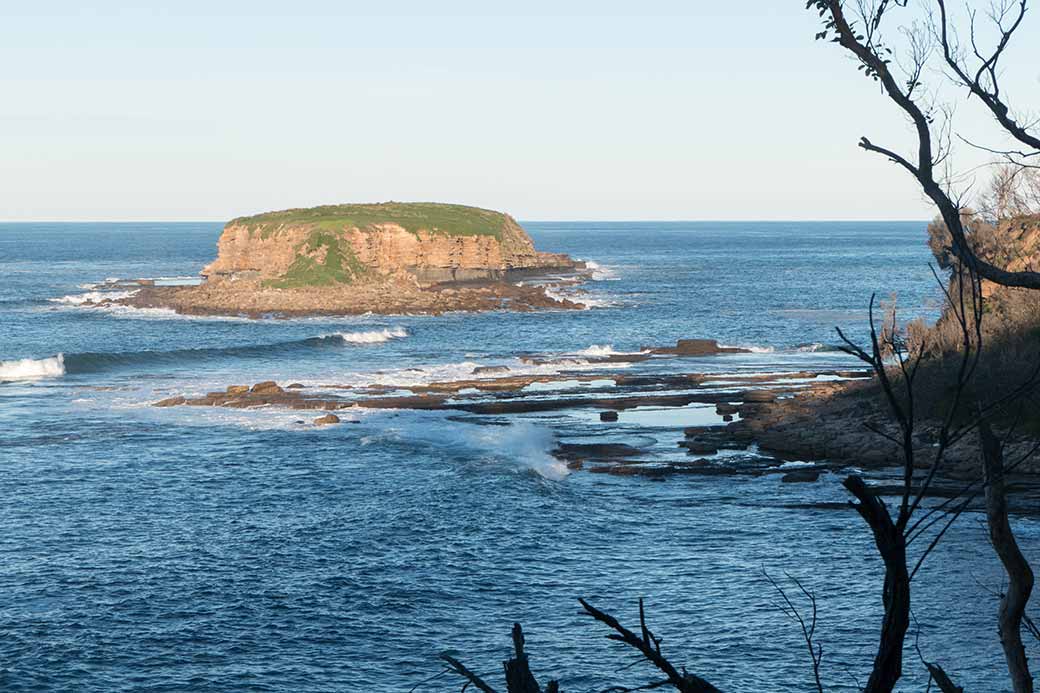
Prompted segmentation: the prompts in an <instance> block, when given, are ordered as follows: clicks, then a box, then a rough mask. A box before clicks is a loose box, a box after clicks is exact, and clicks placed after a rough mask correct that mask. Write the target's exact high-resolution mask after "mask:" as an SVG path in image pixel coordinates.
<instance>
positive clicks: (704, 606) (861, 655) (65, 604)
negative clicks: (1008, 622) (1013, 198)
mask: <svg viewBox="0 0 1040 693" xmlns="http://www.w3.org/2000/svg"><path fill="white" fill-rule="evenodd" d="M527 227H528V229H529V230H530V231H531V233H532V236H534V238H535V241H536V243H537V244H538V246H539V247H540V248H542V249H544V250H549V251H556V252H567V253H570V254H572V255H574V256H576V257H580V258H585V259H588V260H592V261H594V262H596V263H598V265H599V268H598V270H597V272H596V275H595V280H594V281H592V282H590V283H589V284H587V285H586V287H585V289H586V290H587V291H588V293H585V294H582V295H581V299H582V300H584V301H585V302H586V303H587V304H588V305H589V306H590V309H589V310H586V311H580V312H570V311H560V312H545V313H532V314H506V313H494V314H482V315H468V314H456V315H447V316H441V317H416V316H362V317H357V318H345V319H330V318H321V319H295V320H269V321H263V322H257V321H250V320H245V319H202V318H182V317H177V316H173V315H170V314H168V313H166V312H164V311H154V310H153V311H133V310H128V309H119V310H99V309H92V308H87V307H84V306H83V305H81V304H82V303H83V300H84V298H85V295H86V294H88V293H89V292H91V291H95V290H96V288H95V287H93V286H92V285H94V284H97V283H99V282H103V281H104V280H105V279H106V278H124V279H125V278H140V277H149V278H158V277H165V278H172V279H174V280H178V281H179V279H176V278H184V277H191V276H194V275H196V274H197V273H198V271H199V269H200V268H201V267H202V266H203V265H204V264H206V263H207V262H208V261H210V260H211V259H212V256H213V253H214V252H215V243H216V239H217V236H218V235H219V233H220V226H219V225H217V224H117V225H113V224H20V225H10V224H9V225H0V273H2V276H3V279H4V280H3V282H0V321H2V322H0V324H2V325H3V329H2V330H0V361H2V363H0V380H2V381H6V382H4V383H3V384H0V493H2V494H3V496H2V497H3V508H4V510H3V512H2V513H0V528H2V532H0V689H3V690H12V691H73V690H74V691H158V690H164V691H246V690H254V691H285V692H289V691H407V690H409V689H410V688H412V686H414V685H416V684H418V683H420V682H421V681H423V680H424V679H427V678H429V677H431V676H433V675H435V674H437V673H438V672H439V671H440V670H441V668H440V666H439V665H438V663H437V654H438V653H439V652H441V651H443V650H446V649H454V650H456V651H457V653H458V654H459V656H460V657H461V658H462V659H463V660H464V661H466V662H468V663H470V664H471V665H472V666H473V667H474V668H475V669H477V670H478V671H481V672H484V673H488V674H489V675H491V676H493V677H495V679H496V681H498V680H499V679H498V672H499V670H500V662H501V661H502V660H503V659H504V658H505V656H506V653H507V645H508V642H509V629H510V627H511V625H512V623H513V622H514V621H521V622H522V623H523V624H524V627H525V630H526V632H527V635H528V649H529V651H530V653H531V655H532V662H533V664H534V667H535V669H536V670H537V671H538V672H539V673H540V675H541V676H542V677H544V678H547V677H548V676H549V675H552V676H556V677H559V678H560V680H561V684H562V689H563V690H564V691H596V690H602V689H603V688H605V687H607V686H608V685H612V684H627V685H635V684H640V683H645V682H647V681H649V680H651V676H652V674H651V672H649V671H647V670H646V669H643V668H640V667H635V668H626V665H627V664H629V663H630V662H631V661H632V659H633V658H632V657H631V655H629V654H628V653H626V652H623V651H621V650H620V649H619V648H618V646H616V645H614V644H612V643H609V642H608V641H607V640H605V639H604V638H603V637H602V636H603V635H604V632H603V630H602V629H601V628H600V627H598V626H597V625H596V624H594V623H592V622H591V621H590V620H589V619H588V618H586V617H582V616H580V615H579V614H578V605H577V602H576V598H577V597H579V596H584V597H587V598H589V599H590V600H592V601H593V603H596V604H599V605H602V606H604V607H606V608H609V609H611V610H615V611H616V613H617V614H618V615H619V616H620V617H622V618H623V619H624V620H626V621H632V620H633V619H635V617H636V601H637V599H638V598H639V597H645V598H646V603H647V607H648V611H649V615H650V619H651V623H652V625H653V626H654V627H655V628H656V630H657V632H658V633H659V634H661V635H663V636H664V637H665V643H664V647H665V650H666V652H667V653H670V654H671V655H672V657H673V660H674V661H676V662H681V663H685V664H687V665H688V667H689V668H690V670H691V671H695V672H698V673H700V674H701V675H703V676H705V677H707V678H709V679H711V680H712V681H713V682H715V683H716V685H718V686H719V687H720V688H722V689H723V690H726V691H748V692H752V691H771V690H784V691H788V690H791V691H793V690H808V689H809V687H810V685H811V678H810V676H811V674H810V668H809V664H808V659H807V655H805V654H804V652H803V650H802V649H801V647H802V646H801V643H800V641H799V633H798V631H797V629H796V626H795V625H794V624H792V623H791V622H790V621H788V620H786V619H785V617H784V616H783V615H782V614H781V613H780V612H779V611H777V610H776V608H775V607H774V604H775V601H776V599H775V594H774V592H773V590H772V588H771V587H770V586H769V583H768V582H767V581H766V579H765V577H764V575H763V570H767V571H769V573H770V574H771V575H774V576H777V577H781V576H782V575H783V573H784V571H787V572H789V573H790V574H791V575H793V576H795V577H797V578H799V579H801V580H803V581H804V583H805V584H806V586H807V587H809V588H811V589H813V590H815V591H816V592H817V594H818V596H819V605H820V619H821V622H820V639H821V641H822V643H823V644H824V652H825V655H824V667H823V670H824V675H825V677H826V679H827V680H828V682H830V683H831V684H832V685H833V686H834V687H835V689H837V690H842V689H846V690H854V689H855V685H856V684H855V682H856V680H857V679H859V680H860V681H863V680H865V677H866V674H867V671H868V669H869V663H870V659H871V654H872V652H873V649H874V639H875V633H876V631H877V625H878V622H879V619H880V613H881V595H880V566H879V562H878V560H877V559H876V558H875V554H874V551H873V549H872V545H871V542H870V537H869V535H868V533H867V531H866V528H865V527H864V526H863V524H862V522H861V521H860V520H859V519H858V518H857V516H856V515H855V513H854V512H852V511H851V510H849V509H848V507H847V506H846V505H845V504H844V501H845V500H846V496H845V494H844V493H843V491H842V489H841V487H840V484H839V482H840V478H839V477H837V476H834V475H825V476H824V477H823V478H822V479H821V480H820V481H819V482H818V483H815V484H782V483H781V482H780V481H779V476H778V475H769V476H763V477H758V478H752V477H729V476H697V477H692V476H691V477H676V478H671V479H668V480H666V481H654V480H648V479H643V478H637V477H613V476H607V475H602V474H590V473H587V472H574V473H570V474H566V473H565V472H563V471H562V470H561V469H560V467H559V465H558V464H557V463H556V462H555V460H554V459H553V458H552V457H550V456H549V454H548V451H549V450H550V449H552V447H553V446H554V444H555V441H556V440H579V439H580V440H588V439H593V440H600V439H603V440H606V439H608V438H609V439H610V440H616V441H622V442H630V443H633V444H636V445H637V446H639V447H641V448H643V449H645V450H646V451H647V454H648V455H657V454H660V455H662V456H667V455H669V454H672V455H674V454H675V452H674V450H675V441H676V439H677V436H678V437H681V432H680V430H681V427H682V426H683V425H684V420H683V419H681V418H670V417H674V415H675V413H674V412H670V413H669V412H665V413H664V414H662V415H659V414H658V413H655V412H652V411H651V412H647V411H634V412H627V413H626V414H625V415H623V416H622V419H621V420H620V421H619V422H618V423H617V424H610V425H608V424H601V423H600V422H599V421H598V420H597V417H596V416H594V415H592V414H594V413H593V412H588V411H570V412H562V413H559V412H557V413H551V414H540V415H523V416H517V417H512V418H510V419H507V420H504V421H498V422H497V423H505V424H508V425H496V426H487V425H480V423H478V422H477V421H476V420H475V419H471V420H458V417H453V418H448V416H449V415H447V414H445V413H442V412H427V413H416V412H403V411H396V412H395V411H378V410H370V411H365V412H363V413H361V414H357V415H352V418H355V419H357V420H358V421H359V422H358V423H356V424H352V425H341V426H338V427H331V428H327V429H319V428H316V427H314V426H312V425H310V424H309V423H301V421H302V420H301V418H300V414H299V413H297V412H282V411H272V410H264V411H241V410H235V411H230V410H219V409H210V408H195V407H180V408H173V409H156V408H152V407H150V406H149V405H150V403H152V402H154V401H156V400H157V399H161V398H163V397H168V396H170V395H171V394H181V393H188V394H196V393H203V392H207V391H210V390H213V389H216V388H223V387H224V386H226V385H229V384H234V383H250V382H255V381H258V380H266V379H274V380H278V381H279V382H282V383H285V382H292V381H299V382H302V383H304V384H307V385H308V386H316V385H320V384H324V383H345V384H355V385H359V384H367V383H384V384H396V385H402V386H404V385H408V384H416V383H424V382H431V381H435V380H445V379H452V378H459V377H467V376H469V375H470V374H471V373H472V370H473V368H475V367H477V366H494V365H505V366H509V367H510V368H512V369H514V371H515V372H523V369H524V368H528V370H529V371H530V369H531V368H533V367H531V366H529V365H526V366H525V364H523V363H522V362H521V361H520V360H519V357H520V356H522V355H530V354H538V355H541V356H545V355H549V356H552V357H561V358H562V357H564V356H565V355H568V356H567V357H568V358H569V359H570V360H571V361H572V362H573V361H575V360H576V361H578V362H579V364H580V362H581V360H582V359H583V358H587V357H588V356H590V355H593V354H596V353H606V352H607V350H608V349H613V350H618V351H626V350H636V349H639V348H640V347H641V346H644V345H662V344H668V343H672V342H674V341H675V340H676V339H678V338H683V337H710V338H717V339H719V340H720V342H722V343H725V344H731V345H742V346H748V347H752V346H753V347H755V352H756V353H753V354H748V355H732V356H720V357H713V358H705V359H692V360H686V361H684V362H683V363H682V364H681V365H680V364H678V362H676V361H674V360H673V361H669V362H654V363H646V364H635V365H632V364H617V365H616V367H617V368H618V369H619V370H622V369H623V370H640V369H643V370H655V369H656V370H658V371H668V370H669V369H672V370H674V369H676V368H680V367H681V368H682V369H684V372H689V371H714V372H747V371H759V370H766V371H768V370H792V369H802V368H812V367H836V366H848V365H851V362H850V361H849V360H848V359H847V357H844V356H842V355H840V354H837V353H835V352H833V351H829V350H827V349H826V345H828V344H832V343H833V342H834V341H835V340H834V337H833V327H834V326H835V325H840V326H842V327H844V328H847V329H849V330H851V331H852V332H853V333H857V334H862V333H863V328H864V324H865V319H866V310H865V307H866V305H867V302H868V300H869V298H870V295H871V293H872V292H876V293H877V294H878V295H879V297H881V298H885V299H888V298H889V296H890V294H892V293H898V295H899V305H900V306H901V307H902V308H903V309H904V311H905V312H906V314H908V315H910V316H924V317H928V316H930V315H933V314H934V310H935V300H936V294H937V292H936V291H935V289H934V286H933V280H932V279H931V275H930V273H929V271H928V268H927V262H928V259H929V258H928V251H927V248H926V246H925V234H924V224H921V223H877V224H873V223H872V224H853V223H841V224H833V223H813V224H806V223H726V224H713V223H695V224H680V223H675V224H658V223H644V224H632V223H613V224H602V223H567V224H555V223H537V224H534V223H533V224H528V225H527ZM59 354H60V357H59ZM542 368H543V369H544V370H543V372H552V370H553V367H552V366H545V367H542ZM579 368H580V365H579ZM562 385H563V386H569V387H575V383H568V384H562ZM601 385H602V384H597V383H593V384H591V385H587V386H585V385H580V384H578V387H599V386H601ZM691 415H696V412H692V414H691ZM306 420H307V421H309V417H308V418H307V419H306ZM1016 529H1017V530H1018V531H1019V532H1020V535H1021V536H1020V538H1021V541H1022V543H1023V545H1024V546H1025V547H1026V549H1027V551H1030V552H1032V551H1034V550H1035V549H1036V548H1037V547H1040V526H1038V525H1037V524H1036V523H1034V522H1033V521H1032V520H1029V519H1022V520H1019V521H1018V522H1017V524H1016ZM1000 584H1001V583H1000V571H999V565H998V564H997V563H996V562H995V560H994V558H993V555H992V552H991V550H990V549H989V547H988V545H987V543H986V540H985V534H984V531H983V529H982V527H981V525H980V518H979V517H978V516H971V515H968V516H965V517H963V518H962V519H961V521H960V522H959V524H957V525H955V527H954V529H953V530H952V531H951V533H950V536H949V538H948V539H947V540H946V541H945V542H944V543H943V544H942V545H941V547H940V549H939V551H938V552H937V554H936V555H935V556H933V558H932V559H930V562H929V563H928V564H927V566H926V568H925V569H924V571H923V572H922V574H921V575H920V576H919V577H918V578H917V579H916V580H915V590H916V591H915V615H916V617H917V619H918V621H919V627H918V626H915V627H914V628H913V630H914V631H915V632H917V631H919V633H920V635H919V641H918V642H919V645H920V647H921V650H922V652H923V653H924V655H925V656H926V657H928V658H929V659H937V660H939V661H940V662H942V663H943V664H945V665H947V668H948V670H950V671H951V673H953V674H954V675H955V676H956V678H957V679H958V682H959V683H960V684H961V685H964V686H965V687H966V688H967V689H969V690H980V691H981V690H985V691H999V690H1003V689H1004V684H1003V681H1004V680H1005V678H1006V676H1004V675H1002V673H1001V672H1002V657H1001V654H1000V648H999V644H998V643H997V640H996V637H995V634H994V630H995V625H994V613H995V608H996V602H995V597H994V596H993V591H995V590H998V589H999V588H1000ZM907 670H908V675H907V678H906V684H905V686H904V687H903V689H905V690H924V687H925V680H924V679H923V678H922V677H921V676H920V673H921V671H922V667H921V666H920V664H919V662H918V659H917V655H916V653H914V652H913V651H908V656H907ZM459 687H460V683H459V682H457V681H454V680H452V679H449V678H447V677H440V678H436V679H434V680H432V681H430V682H428V683H425V684H424V685H423V686H422V687H421V688H420V689H419V690H429V691H449V690H458V689H459Z"/></svg>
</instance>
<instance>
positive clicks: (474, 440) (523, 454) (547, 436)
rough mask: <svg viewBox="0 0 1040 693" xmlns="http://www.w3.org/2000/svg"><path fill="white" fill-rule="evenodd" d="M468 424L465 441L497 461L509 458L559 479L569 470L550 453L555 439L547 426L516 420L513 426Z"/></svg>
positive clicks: (527, 467)
mask: <svg viewBox="0 0 1040 693" xmlns="http://www.w3.org/2000/svg"><path fill="white" fill-rule="evenodd" d="M464 425H465V424H464ZM465 427H466V428H467V429H470V430H467V431H464V435H463V437H464V440H466V441H467V442H468V443H469V444H470V445H471V446H473V447H474V448H476V449H478V450H480V451H482V452H484V453H486V454H487V455H488V456H489V457H491V458H493V459H494V460H495V461H499V460H502V461H506V462H508V463H510V464H513V465H515V466H517V467H519V468H521V469H530V470H533V471H535V472H537V473H538V474H539V475H540V476H543V477H545V478H546V479H553V480H556V481H559V480H560V479H563V478H565V477H566V476H567V475H568V474H569V473H570V472H569V470H568V469H567V465H566V464H564V463H563V462H561V461H560V460H558V459H556V458H555V457H553V456H552V455H550V454H549V451H550V450H552V448H553V447H554V443H555V440H554V436H553V433H552V431H550V430H549V429H548V428H546V427H544V426H537V425H535V424H531V423H514V424H512V425H510V426H469V425H465Z"/></svg>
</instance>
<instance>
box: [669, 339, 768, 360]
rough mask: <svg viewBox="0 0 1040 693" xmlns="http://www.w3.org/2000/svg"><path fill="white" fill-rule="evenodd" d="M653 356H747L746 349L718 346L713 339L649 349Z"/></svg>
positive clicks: (694, 340) (691, 340) (679, 342)
mask: <svg viewBox="0 0 1040 693" xmlns="http://www.w3.org/2000/svg"><path fill="white" fill-rule="evenodd" d="M650 351H652V352H653V353H655V354H671V355H674V356H713V355H715V354H747V353H750V351H749V350H748V349H740V348H738V347H724V346H719V343H718V342H717V341H716V340H714V339H680V340H679V341H677V342H676V343H675V346H674V347H658V348H656V349H650Z"/></svg>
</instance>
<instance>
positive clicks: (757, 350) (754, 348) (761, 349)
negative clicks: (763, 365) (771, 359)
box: [719, 344, 776, 354]
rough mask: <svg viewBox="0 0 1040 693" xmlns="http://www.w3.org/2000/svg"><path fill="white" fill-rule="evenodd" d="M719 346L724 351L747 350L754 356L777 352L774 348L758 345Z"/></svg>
mask: <svg viewBox="0 0 1040 693" xmlns="http://www.w3.org/2000/svg"><path fill="white" fill-rule="evenodd" d="M719 346H720V347H722V348H723V349H747V350H748V351H750V352H751V353H752V354H772V353H773V352H775V351H776V349H775V348H774V347H771V346H758V345H756V344H738V345H735V346H734V345H732V344H720V345H719Z"/></svg>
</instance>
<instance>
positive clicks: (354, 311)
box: [98, 278, 586, 319]
mask: <svg viewBox="0 0 1040 693" xmlns="http://www.w3.org/2000/svg"><path fill="white" fill-rule="evenodd" d="M571 283H573V282H571ZM552 287H553V284H551V283H550V284H546V285H519V286H518V285H517V284H514V283H509V282H497V281H496V282H466V283H459V284H439V285H436V286H431V287H420V286H418V285H417V284H416V283H415V282H413V281H408V280H407V279H403V278H390V279H387V280H385V281H382V282H379V283H370V284H365V285H357V286H355V285H343V286H331V287H322V288H310V287H301V288H272V287H268V286H264V285H263V284H262V282H260V281H259V280H255V279H254V280H249V279H241V280H237V281H222V282H206V283H203V284H199V285H196V286H142V287H141V288H140V289H139V290H137V291H136V292H135V293H134V294H133V295H132V296H128V297H125V298H119V299H114V300H112V301H111V302H110V303H111V304H114V305H124V306H129V307H132V308H162V309H168V310H173V311H175V312H177V313H180V314H182V315H215V316H243V317H250V318H257V319H259V318H265V317H271V316H284V317H310V316H322V315H328V316H336V315H364V314H366V313H372V314H376V315H404V314H410V315H441V314H443V313H449V312H484V311H493V310H510V311H517V312H529V311H535V310H584V309H585V308H586V306H585V305H584V304H582V303H580V302H579V299H580V296H574V299H575V300H571V299H570V298H567V297H563V296H554V295H550V293H549V292H548V291H547V289H550V290H551V288H552ZM98 305H101V304H98Z"/></svg>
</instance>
